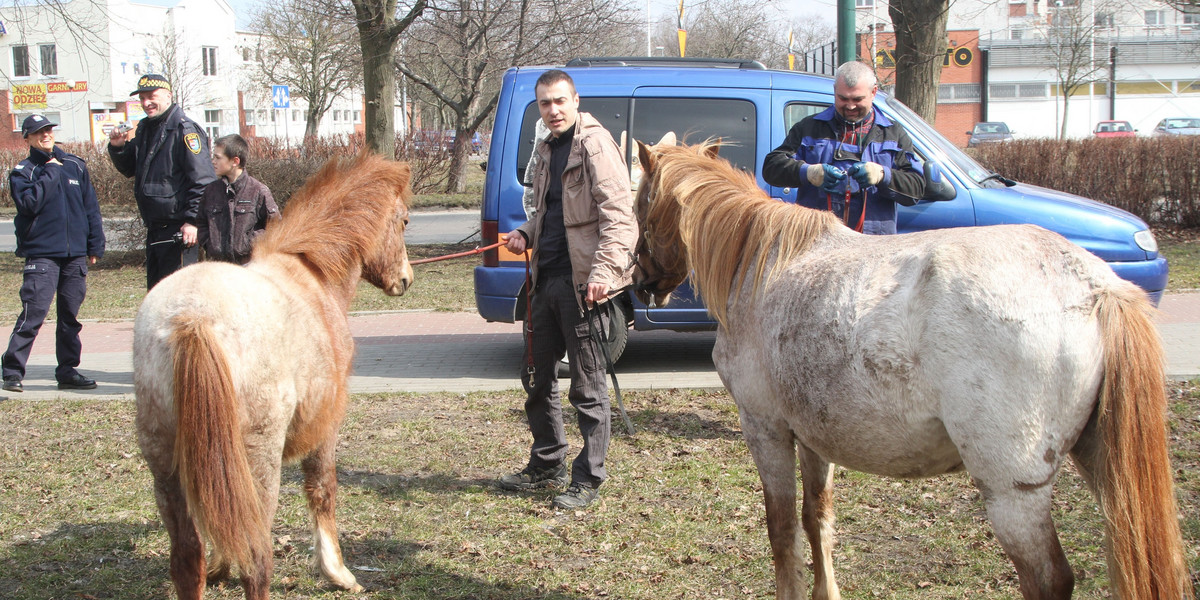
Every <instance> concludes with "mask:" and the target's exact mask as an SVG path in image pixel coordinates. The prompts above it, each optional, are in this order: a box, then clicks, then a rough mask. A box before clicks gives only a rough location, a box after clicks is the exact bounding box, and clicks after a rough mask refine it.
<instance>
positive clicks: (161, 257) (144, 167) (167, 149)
mask: <svg viewBox="0 0 1200 600" xmlns="http://www.w3.org/2000/svg"><path fill="white" fill-rule="evenodd" d="M137 85H138V88H137V89H136V90H134V91H133V92H132V93H130V94H129V95H130V96H137V97H138V98H139V99H140V100H141V102H142V110H144V111H145V112H146V118H144V119H142V120H141V121H140V122H139V123H138V125H137V129H136V130H135V131H134V132H133V134H134V137H133V138H132V139H131V138H130V135H131V132H129V131H124V130H121V129H119V128H113V130H112V132H111V133H110V134H109V136H108V155H109V157H110V158H112V161H113V165H114V166H116V168H117V170H118V171H120V172H121V174H122V175H125V176H126V177H133V178H134V180H133V194H134V197H135V198H136V199H137V205H138V212H140V213H141V215H142V222H143V223H145V224H146V229H147V233H146V289H150V288H153V287H154V285H155V284H157V283H158V282H159V281H160V280H162V279H163V278H164V277H166V276H167V275H170V274H171V273H174V272H175V271H177V270H179V268H180V267H183V266H186V265H190V264H192V263H194V262H196V260H197V258H198V255H199V251H198V246H196V215H197V213H198V211H199V208H200V198H201V197H202V196H203V195H204V188H205V187H206V186H207V185H208V184H210V183H212V182H213V181H215V180H216V179H217V176H216V173H214V172H213V167H212V161H211V160H210V159H211V154H210V152H209V149H208V135H207V134H205V133H204V130H203V129H201V128H200V126H199V125H197V124H196V122H195V121H193V120H191V119H189V118H187V115H184V114H183V109H182V108H180V107H179V105H177V104H174V102H173V100H172V97H171V83H170V82H169V81H167V79H166V77H163V76H162V75H158V74H153V73H148V74H146V75H143V76H142V77H141V79H138V84H137ZM176 234H180V235H179V237H176Z"/></svg>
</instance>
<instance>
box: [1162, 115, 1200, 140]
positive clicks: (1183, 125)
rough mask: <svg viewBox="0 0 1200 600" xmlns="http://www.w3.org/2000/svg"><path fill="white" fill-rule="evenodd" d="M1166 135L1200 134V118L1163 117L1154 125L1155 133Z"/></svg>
mask: <svg viewBox="0 0 1200 600" xmlns="http://www.w3.org/2000/svg"><path fill="white" fill-rule="evenodd" d="M1153 135H1156V136H1160V137H1165V136H1173V135H1200V119H1197V118H1194V117H1172V118H1169V119H1163V120H1161V121H1159V122H1158V125H1155V126H1154V134H1153Z"/></svg>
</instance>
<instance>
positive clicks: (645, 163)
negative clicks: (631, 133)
mask: <svg viewBox="0 0 1200 600" xmlns="http://www.w3.org/2000/svg"><path fill="white" fill-rule="evenodd" d="M634 141H636V142H637V146H638V162H640V163H641V165H642V173H643V174H645V173H650V172H652V171H654V153H653V152H651V151H650V146H647V145H646V144H644V143H643V142H642V141H641V140H634Z"/></svg>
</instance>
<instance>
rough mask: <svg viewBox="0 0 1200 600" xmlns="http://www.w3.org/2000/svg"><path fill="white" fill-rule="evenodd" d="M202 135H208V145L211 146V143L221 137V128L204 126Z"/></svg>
mask: <svg viewBox="0 0 1200 600" xmlns="http://www.w3.org/2000/svg"><path fill="white" fill-rule="evenodd" d="M204 133H207V134H208V145H209V147H211V146H212V141H213V140H215V139H217V138H219V137H221V128H220V127H218V126H216V125H205V126H204Z"/></svg>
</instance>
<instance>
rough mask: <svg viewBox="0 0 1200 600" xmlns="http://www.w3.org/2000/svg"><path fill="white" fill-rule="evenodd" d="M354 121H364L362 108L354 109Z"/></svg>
mask: <svg viewBox="0 0 1200 600" xmlns="http://www.w3.org/2000/svg"><path fill="white" fill-rule="evenodd" d="M354 122H355V123H362V111H361V110H356V111H354Z"/></svg>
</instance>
